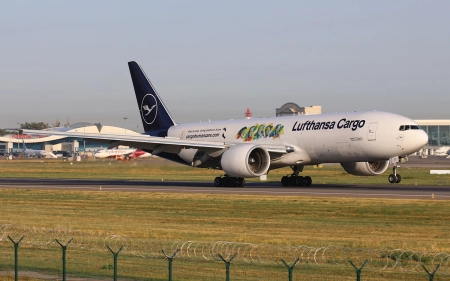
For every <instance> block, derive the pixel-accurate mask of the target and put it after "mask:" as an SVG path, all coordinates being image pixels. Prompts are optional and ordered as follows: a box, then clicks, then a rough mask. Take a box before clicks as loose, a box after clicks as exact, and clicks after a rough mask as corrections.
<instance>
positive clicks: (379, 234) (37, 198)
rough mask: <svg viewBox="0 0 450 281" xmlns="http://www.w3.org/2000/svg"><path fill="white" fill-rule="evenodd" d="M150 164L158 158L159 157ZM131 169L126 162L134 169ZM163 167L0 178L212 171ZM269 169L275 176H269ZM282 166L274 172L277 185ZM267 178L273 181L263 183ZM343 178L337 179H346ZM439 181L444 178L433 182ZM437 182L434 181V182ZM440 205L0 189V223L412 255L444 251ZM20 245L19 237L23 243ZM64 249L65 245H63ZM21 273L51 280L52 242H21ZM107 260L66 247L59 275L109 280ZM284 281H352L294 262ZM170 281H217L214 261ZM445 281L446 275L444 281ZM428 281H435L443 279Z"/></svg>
mask: <svg viewBox="0 0 450 281" xmlns="http://www.w3.org/2000/svg"><path fill="white" fill-rule="evenodd" d="M159 161H160V160H159ZM135 163H136V164H135ZM163 164H164V162H158V163H154V162H152V161H138V162H120V161H119V162H116V161H113V162H111V165H109V161H105V162H104V161H95V162H81V163H74V164H73V165H70V164H69V163H67V162H59V161H44V162H40V161H39V160H38V161H28V160H22V161H9V162H8V161H4V162H3V161H2V162H0V175H1V176H2V177H38V178H40V177H42V178H106V179H110V178H119V179H138V180H152V179H156V180H158V179H160V178H164V179H165V180H181V179H184V177H187V178H188V179H189V180H211V178H212V177H214V176H215V175H220V171H211V170H199V169H197V170H195V169H192V168H189V167H180V166H176V165H163ZM275 172H276V173H275ZM288 172H289V170H284V171H281V170H280V171H274V173H271V175H270V177H269V180H278V178H279V177H280V175H282V174H285V173H288ZM307 173H308V174H309V175H311V176H313V179H315V180H316V182H317V181H323V182H327V183H330V182H334V183H339V182H346V180H345V179H348V180H349V179H354V180H355V183H356V182H357V181H359V182H361V181H366V180H367V181H368V182H367V183H377V182H378V178H381V180H380V181H381V182H382V183H383V184H384V183H385V181H386V177H384V176H382V177H370V178H369V179H367V178H359V177H351V176H347V175H346V174H344V173H345V172H344V171H343V170H342V169H340V168H339V167H329V166H325V167H324V168H322V169H313V168H310V169H308V171H307ZM427 173H428V170H426V169H423V170H422V169H403V170H402V175H404V178H406V179H405V183H408V181H410V182H412V181H414V182H415V181H417V184H424V183H425V182H428V181H430V182H431V180H430V179H428V178H429V177H430V176H429V175H428V174H427ZM271 177H274V178H271ZM348 180H347V182H346V183H348ZM433 180H434V181H435V182H436V184H445V183H446V181H448V177H447V178H446V177H442V178H433ZM441 180H442V182H440V181H441ZM449 212H450V204H449V202H448V201H433V200H404V199H355V198H322V197H321V198H314V197H300V196H293V197H288V196H283V197H276V196H270V197H269V196H260V195H254V196H251V195H211V194H196V195H194V194H165V193H128V192H106V191H68V190H53V191H43V190H21V189H0V225H1V224H8V223H10V224H20V225H25V226H33V227H47V228H55V227H64V228H71V229H76V230H82V231H84V232H88V233H92V234H95V235H101V236H106V235H109V234H120V235H127V236H129V237H132V238H134V239H136V240H137V241H145V240H161V239H163V240H169V241H188V240H194V241H201V242H213V241H236V242H248V243H255V244H264V245H274V246H287V245H309V246H314V247H321V246H329V245H339V246H345V247H350V248H365V249H373V248H389V249H396V248H401V249H412V250H423V251H430V252H431V251H432V252H450V213H449ZM0 235H1V234H0ZM25 239H26V238H25ZM69 249H70V248H69ZM12 251H13V248H12V244H11V243H10V242H8V241H2V242H0V270H9V271H11V270H12V268H13V252H12ZM20 251H21V252H20V253H21V254H20V263H21V269H22V270H35V271H42V272H48V273H52V274H56V275H58V274H59V272H60V249H59V248H58V247H57V246H48V247H32V246H27V244H24V246H23V247H22V248H21V250H20ZM119 263H120V267H119V268H120V269H119V272H120V276H121V277H125V278H129V279H139V280H167V277H166V276H167V261H166V260H164V259H143V258H139V257H134V256H130V255H126V254H124V255H122V256H121V257H120V262H119ZM111 264H112V256H111V254H109V253H108V252H106V251H105V250H104V248H103V249H97V250H92V251H79V250H73V251H69V261H68V270H69V272H70V273H72V274H75V275H77V276H82V277H83V276H84V277H86V276H90V277H92V276H100V277H108V276H109V277H110V276H111V275H112V271H111V270H110V269H108V268H110V265H111ZM232 272H233V275H232V280H287V271H286V269H285V268H284V266H283V265H281V264H279V265H267V266H264V265H246V264H241V263H238V264H233V265H232ZM295 272H296V273H298V275H296V276H297V277H296V278H294V280H354V273H353V270H352V269H351V267H348V266H344V267H343V266H340V267H333V266H328V267H319V268H316V267H315V266H314V265H307V264H304V263H300V264H299V265H298V266H297V267H296V269H295ZM365 274H366V275H365V276H366V278H363V279H362V280H426V279H425V278H426V275H423V274H422V273H421V272H414V273H405V272H393V273H389V272H388V273H386V272H380V271H370V270H367V271H366V272H365ZM174 276H175V278H174V280H223V279H224V278H225V277H224V264H223V263H220V262H199V261H189V260H176V261H174ZM445 278H447V279H445ZM448 278H449V277H448V276H437V277H436V278H435V280H448Z"/></svg>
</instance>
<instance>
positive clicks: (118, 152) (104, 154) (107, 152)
mask: <svg viewBox="0 0 450 281" xmlns="http://www.w3.org/2000/svg"><path fill="white" fill-rule="evenodd" d="M135 151H136V149H135V148H127V149H102V150H99V151H97V152H96V153H95V154H94V156H95V157H96V158H108V157H116V156H122V155H129V154H132V153H133V152H135Z"/></svg>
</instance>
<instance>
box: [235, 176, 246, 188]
mask: <svg viewBox="0 0 450 281" xmlns="http://www.w3.org/2000/svg"><path fill="white" fill-rule="evenodd" d="M237 182H238V187H244V186H245V179H244V178H238V180H237Z"/></svg>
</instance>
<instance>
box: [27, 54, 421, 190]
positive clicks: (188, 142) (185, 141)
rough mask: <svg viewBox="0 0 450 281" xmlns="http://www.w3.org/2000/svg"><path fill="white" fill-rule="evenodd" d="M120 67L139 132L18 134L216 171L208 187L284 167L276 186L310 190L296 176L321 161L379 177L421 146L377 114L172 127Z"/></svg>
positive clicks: (136, 78)
mask: <svg viewBox="0 0 450 281" xmlns="http://www.w3.org/2000/svg"><path fill="white" fill-rule="evenodd" d="M128 67H129V69H130V73H131V79H132V81H133V86H134V90H135V93H136V99H137V104H138V108H139V111H140V115H141V119H142V124H143V127H144V129H145V133H143V134H141V135H137V136H134V135H123V134H87V133H77V132H71V133H66V132H52V131H31V130H26V132H27V133H39V134H40V135H43V134H47V135H62V136H72V137H81V138H85V139H95V140H109V141H111V142H114V145H115V146H116V145H126V146H130V147H136V148H139V149H142V150H144V151H147V152H149V153H151V154H152V155H158V156H159V157H162V158H165V159H169V160H172V161H175V162H178V163H183V164H186V165H190V166H193V167H198V168H212V169H221V170H223V171H224V173H225V174H224V175H223V176H221V177H217V178H215V180H214V184H215V186H241V187H242V186H244V184H245V178H252V177H259V176H261V175H264V174H267V173H268V172H269V171H270V170H273V169H277V168H281V167H285V166H289V167H291V168H292V174H291V175H290V176H284V177H282V178H281V184H282V185H283V186H310V185H311V184H312V179H311V177H309V176H301V175H300V173H301V172H302V171H303V167H304V166H306V165H317V164H321V163H340V164H341V165H342V167H343V168H344V170H345V171H346V172H347V173H350V174H352V175H357V176H375V175H380V174H382V173H383V172H384V171H386V169H387V168H388V166H389V160H390V159H399V161H401V160H402V159H406V157H407V155H409V154H411V153H414V152H416V151H418V150H419V149H420V148H422V147H423V146H424V145H425V144H426V143H427V142H428V136H427V134H426V133H425V132H424V131H423V130H422V129H421V128H420V127H419V126H418V125H417V123H416V122H414V121H413V120H411V119H410V118H407V117H404V116H401V115H397V114H394V113H388V112H379V111H371V112H346V113H332V114H319V115H298V116H286V117H270V118H255V119H242V120H227V121H215V122H206V123H190V124H177V123H175V121H174V120H173V118H172V117H171V115H170V113H169V111H168V110H167V108H166V106H165V105H164V103H163V101H162V100H161V98H160V96H159V95H158V93H157V92H156V90H155V89H154V87H153V85H152V84H151V82H150V80H149V79H148V78H147V76H146V75H145V73H144V71H143V70H142V68H141V67H140V66H139V65H138V64H137V63H136V62H134V61H132V62H129V63H128ZM396 168H397V162H395V163H394V166H393V173H392V174H391V175H389V178H388V179H389V182H391V183H398V182H400V181H401V177H400V175H399V174H397V172H396Z"/></svg>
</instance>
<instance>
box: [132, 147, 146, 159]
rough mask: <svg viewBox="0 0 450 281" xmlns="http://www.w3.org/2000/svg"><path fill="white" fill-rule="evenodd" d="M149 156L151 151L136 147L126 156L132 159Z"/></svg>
mask: <svg viewBox="0 0 450 281" xmlns="http://www.w3.org/2000/svg"><path fill="white" fill-rule="evenodd" d="M151 156H152V154H151V153H148V152H145V151H143V150H140V149H136V151H135V152H133V153H131V154H130V155H129V156H128V158H130V159H133V158H134V159H136V158H147V157H151Z"/></svg>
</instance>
